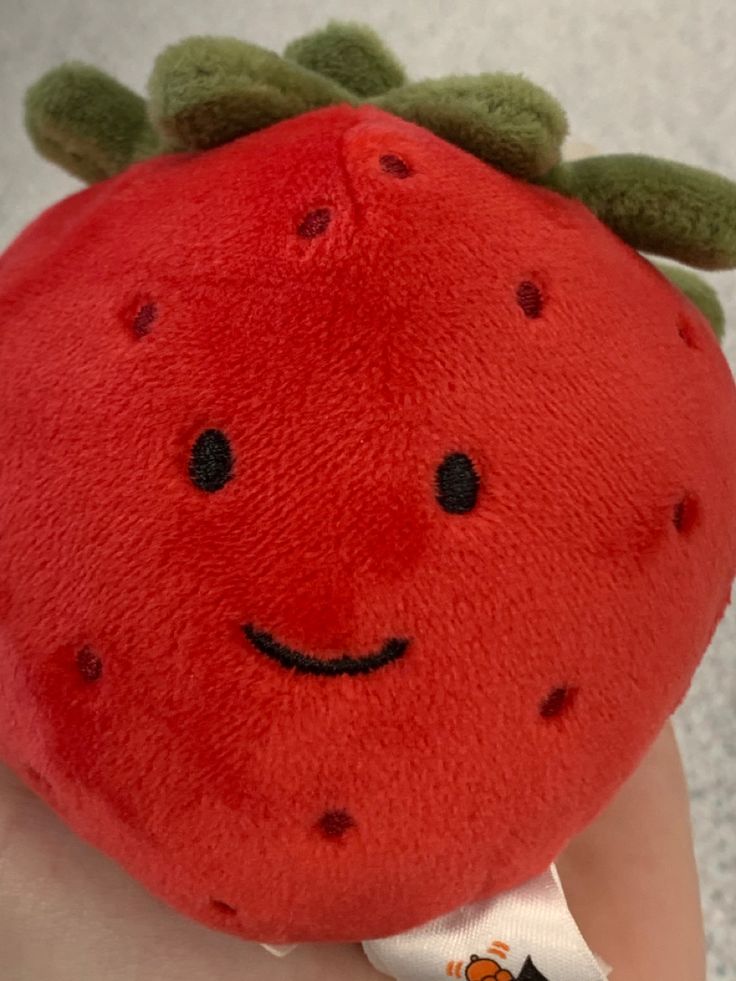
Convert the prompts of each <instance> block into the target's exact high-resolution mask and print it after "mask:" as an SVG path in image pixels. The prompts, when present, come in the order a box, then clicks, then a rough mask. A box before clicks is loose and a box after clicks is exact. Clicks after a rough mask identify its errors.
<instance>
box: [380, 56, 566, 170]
mask: <svg viewBox="0 0 736 981" xmlns="http://www.w3.org/2000/svg"><path fill="white" fill-rule="evenodd" d="M373 101H375V103H376V105H378V106H381V107H382V108H384V109H387V110H388V111H389V112H393V113H394V114H395V115H397V116H401V117H402V118H403V119H407V120H409V121H410V122H413V123H417V124H418V125H420V126H424V127H425V128H426V129H429V130H431V131H432V132H433V133H435V134H436V135H437V136H440V137H442V139H444V140H447V141H448V142H450V143H454V144H456V145H457V146H460V147H462V149H464V150H467V151H468V152H469V153H472V154H474V155H475V156H477V157H480V159H481V160H483V161H485V162H486V163H489V164H492V165H493V166H494V167H498V168H499V169H500V170H504V171H506V173H508V174H511V175H512V176H514V177H521V178H524V179H527V180H531V179H534V178H538V177H541V176H543V175H544V174H546V173H547V172H548V171H549V170H551V169H552V168H553V167H554V166H555V165H556V164H557V163H558V162H559V160H560V154H561V148H562V143H563V141H564V139H565V136H566V135H567V118H566V116H565V113H564V111H563V109H562V107H561V106H560V105H559V103H558V102H557V101H556V100H555V99H554V98H552V96H551V95H548V93H547V92H545V91H544V89H541V88H539V86H537V85H534V84H533V83H532V82H530V81H528V80H527V79H525V78H523V77H522V76H521V75H507V74H501V73H498V74H486V75H478V76H472V77H471V76H467V77H466V76H451V77H448V78H443V79H437V80H431V81H425V82H418V83H416V84H414V85H406V86H404V87H402V88H400V89H395V90H393V91H391V92H388V93H386V94H385V95H383V96H380V97H379V98H377V99H375V100H373Z"/></svg>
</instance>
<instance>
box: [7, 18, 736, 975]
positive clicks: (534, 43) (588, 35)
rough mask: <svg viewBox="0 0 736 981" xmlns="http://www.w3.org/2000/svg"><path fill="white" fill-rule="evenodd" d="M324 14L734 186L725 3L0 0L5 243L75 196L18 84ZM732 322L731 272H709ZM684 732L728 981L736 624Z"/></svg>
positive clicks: (627, 146)
mask: <svg viewBox="0 0 736 981" xmlns="http://www.w3.org/2000/svg"><path fill="white" fill-rule="evenodd" d="M329 17H341V18H347V19H350V18H353V19H361V20H367V21H368V22H369V23H371V24H372V25H373V26H374V27H376V28H377V29H378V30H379V31H380V32H381V33H382V34H384V36H386V38H387V39H388V40H389V41H390V42H391V44H392V45H393V46H394V47H395V49H396V50H397V51H398V52H399V54H400V55H401V57H402V58H403V59H404V61H405V62H406V64H407V65H408V67H409V69H410V71H411V73H412V74H413V75H414V76H416V77H423V76H426V75H435V76H436V75H439V74H444V73H452V72H473V71H481V70H493V69H494V68H495V69H502V70H509V71H523V72H525V73H526V74H528V75H529V76H530V77H532V78H533V79H534V80H535V81H537V82H539V83H541V84H542V85H544V86H546V87H547V88H549V89H550V90H551V91H552V92H553V93H554V94H555V95H556V96H557V97H558V98H559V99H560V100H561V101H562V103H563V105H564V106H565V107H566V108H567V110H568V113H569V115H570V118H571V122H572V129H573V135H574V136H575V137H576V138H577V139H578V140H582V141H585V142H587V143H591V144H593V146H595V147H596V148H597V149H598V150H600V151H601V152H609V151H610V152H614V151H621V150H628V151H638V152H647V153H653V154H658V155H662V156H669V157H674V158H676V159H679V160H682V161H684V162H687V163H692V164H696V165H701V166H707V167H710V168H713V169H716V170H719V171H721V172H722V173H724V174H726V175H728V176H730V177H732V178H736V45H735V44H734V38H736V3H734V0H635V2H626V0H619V2H618V3H610V0H585V2H584V0H556V2H549V3H541V2H539V0H494V2H487V0H450V2H440V0H431V2H422V0H401V2H397V0H393V2H392V0H373V2H372V3H370V4H366V3H364V2H362V0H342V2H339V0H329V2H328V0H310V2H298V0H208V2H207V3H203V2H202V0H176V2H173V0H172V2H168V3H159V4H152V3H151V2H150V0H127V2H125V3H121V2H118V0H0V132H2V140H1V141H0V245H4V244H5V243H7V242H8V241H9V239H10V238H11V236H12V235H13V234H14V233H15V232H16V231H17V230H18V229H20V228H21V226H22V225H23V224H24V223H25V222H26V221H27V220H28V219H29V218H30V217H31V216H33V215H34V214H36V213H37V212H38V211H39V210H40V209H41V208H42V207H43V206H45V205H46V204H49V203H51V202H52V201H55V200H56V199H58V198H59V197H60V196H61V195H62V194H64V193H68V192H70V191H72V190H74V189H75V188H76V186H77V185H76V184H75V183H74V182H73V181H72V180H71V179H69V178H66V177H65V176H64V175H63V174H62V173H61V172H60V171H57V170H55V169H54V168H53V167H50V166H47V165H45V164H43V163H41V162H40V161H39V160H37V159H36V158H35V157H34V155H33V153H32V151H31V149H30V147H29V145H28V143H27V141H26V139H25V136H24V134H23V132H22V129H21V125H20V119H19V107H20V103H21V98H22V92H23V90H24V88H25V86H26V85H27V84H28V83H29V82H30V81H32V80H33V79H34V78H35V77H36V76H37V75H38V74H39V73H40V72H42V71H43V70H44V69H46V68H47V67H49V66H51V65H54V64H56V63H57V62H59V61H62V60H64V59H67V58H81V59H86V60H90V61H92V62H93V63H96V64H98V65H100V66H102V67H105V68H107V69H108V70H110V71H112V72H113V73H114V74H116V75H117V76H119V77H120V78H121V79H122V80H123V81H125V82H127V83H128V84H130V85H132V86H134V87H140V85H141V84H142V82H143V80H144V79H145V78H146V76H147V74H148V71H149V69H150V66H151V63H152V61H153V58H154V56H155V55H156V54H157V53H158V51H159V50H160V49H161V48H162V47H163V46H164V45H165V44H167V43H169V42H170V41H171V40H174V39H176V38H178V37H181V36H185V35H187V34H191V33H212V34H217V33H224V34H237V35H240V36H243V37H247V38H248V39H250V40H253V41H257V42H259V43H261V44H264V45H267V46H273V47H278V48H280V47H282V46H283V44H284V43H285V42H286V41H287V40H288V39H290V38H291V37H292V36H294V35H295V34H298V33H300V32H302V31H305V30H307V29H310V28H312V27H316V26H317V25H319V24H321V23H322V22H323V21H325V20H327V19H328V18H329ZM713 280H714V282H716V283H717V285H718V287H719V289H720V291H721V295H722V298H723V300H724V302H725V305H726V307H727V310H728V312H729V315H730V320H731V327H732V330H731V334H730V337H729V340H728V343H727V353H728V355H729V357H730V359H731V363H732V365H734V367H736V273H734V274H720V275H719V276H715V277H713ZM677 728H678V732H679V734H680V737H681V743H682V749H683V753H684V757H685V762H686V765H687V769H688V773H689V778H690V786H691V789H692V806H693V817H694V821H695V829H696V838H697V852H698V858H699V862H700V869H701V877H702V884H703V900H704V906H705V915H706V921H707V928H708V936H709V950H710V977H712V978H729V979H736V954H735V953H734V951H735V950H736V614H735V613H734V610H733V608H732V610H731V612H730V614H729V615H728V617H727V619H726V621H725V622H724V624H723V625H722V627H721V630H720V631H719V633H718V635H717V637H716V639H715V641H714V644H713V647H712V649H711V651H710V652H709V654H708V656H707V658H706V660H705V663H704V664H703V666H702V668H701V670H700V671H699V673H698V676H697V678H696V681H695V684H694V686H693V689H692V691H691V694H690V696H689V697H688V699H687V701H686V703H685V704H684V706H683V707H682V709H681V711H680V712H679V714H678V717H677Z"/></svg>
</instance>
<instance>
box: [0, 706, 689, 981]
mask: <svg viewBox="0 0 736 981" xmlns="http://www.w3.org/2000/svg"><path fill="white" fill-rule="evenodd" d="M558 867H559V870H560V875H561V877H562V880H563V883H564V885H565V889H566V893H567V896H568V900H569V904H570V907H571V909H572V911H573V913H574V915H575V917H576V919H577V922H578V924H579V926H580V928H581V930H582V932H583V935H584V936H585V937H586V939H587V941H588V943H589V945H590V946H591V947H592V948H593V949H594V950H595V951H596V952H597V953H599V954H600V955H601V956H603V957H604V958H605V959H606V960H607V961H608V963H609V964H613V965H615V971H614V972H613V974H612V977H613V978H614V979H615V981H645V979H646V981H652V979H653V978H657V979H661V981H704V979H705V966H704V962H705V954H704V949H705V944H704V937H703V927H702V916H701V910H700V902H699V897H698V881H697V874H696V868H695V860H694V857H693V848H692V838H691V830H690V818H689V810H688V799H687V788H686V785H685V778H684V774H683V770H682V765H681V762H680V756H679V752H678V749H677V743H676V741H675V737H674V733H673V731H672V727H671V726H670V725H668V726H667V727H666V728H665V729H664V730H663V732H662V734H661V735H660V737H659V738H658V740H657V742H656V743H655V745H654V746H653V747H652V749H651V750H650V752H649V753H648V755H647V756H646V758H645V759H644V761H643V762H642V764H641V766H640V768H639V770H638V771H637V772H636V773H635V774H634V775H633V776H632V777H631V778H630V780H629V781H628V782H627V783H626V785H625V786H624V787H623V789H622V790H621V791H620V793H619V794H618V796H617V797H616V799H615V800H614V801H613V802H612V803H611V804H610V806H609V807H608V808H607V809H606V810H605V811H604V812H603V814H601V816H600V817H599V818H598V820H597V821H596V822H595V823H594V824H593V825H591V827H590V828H588V829H587V830H586V831H585V832H584V833H583V834H582V835H580V836H579V837H578V838H576V839H575V840H574V841H572V842H571V843H570V845H569V846H568V848H567V850H566V851H565V853H564V854H563V855H562V856H561V857H560V860H559V863H558ZM0 952H2V963H3V968H4V971H5V972H6V973H5V974H4V975H3V977H5V978H8V981H97V979H99V978H105V979H106V981H140V979H142V978H153V977H155V978H156V979H157V981H209V979H211V978H217V979H218V981H264V979H266V978H267V979H268V981H287V979H288V981H294V979H298V981H343V979H344V978H350V979H351V981H380V979H381V978H385V976H384V975H381V974H378V973H377V972H376V971H374V970H373V968H372V967H371V966H370V964H369V963H368V961H367V959H366V958H365V956H364V954H363V952H362V948H361V947H360V946H358V945H356V944H354V945H350V944H306V945H304V946H302V947H301V948H298V949H297V950H296V951H294V952H293V953H292V954H290V955H288V956H287V957H285V958H283V959H277V958H275V957H273V956H272V955H271V954H269V953H267V952H266V951H264V950H262V949H261V948H260V947H258V946H257V945H256V944H248V943H244V942H243V941H241V940H237V939H236V938H234V937H230V936H227V935H225V934H220V933H217V932H215V931H212V930H208V929H207V928H206V927H203V926H200V925H198V924H196V923H193V922H190V921H189V920H186V919H184V918H183V917H181V916H179V915H178V914H177V913H175V912H173V911H172V910H170V909H168V908H167V907H165V906H164V905H163V904H161V903H159V902H158V901H157V900H155V899H153V898H152V897H151V896H149V895H148V894H147V893H146V892H145V891H144V890H143V889H142V887H140V886H139V885H138V884H137V883H136V882H134V881H133V880H132V879H130V878H129V877H128V876H127V875H126V874H125V873H124V872H122V871H121V870H120V869H119V868H118V867H117V866H116V865H115V864H114V863H113V862H111V861H110V860H109V859H107V858H106V857H105V856H104V855H102V854H100V853H99V852H97V851H95V850H94V849H92V848H91V847H89V846H88V845H86V844H85V843H84V842H82V841H81V840H79V839H78V838H76V837H75V835H74V834H72V833H71V832H70V831H69V830H67V829H66V828H65V827H64V826H63V825H62V824H61V823H60V822H59V820H58V819H57V818H56V817H55V816H54V815H53V814H52V813H51V811H49V810H48V808H47V807H46V806H45V805H44V804H43V803H42V802H41V801H40V800H39V799H38V798H36V797H35V796H34V795H33V794H32V793H31V792H30V791H29V790H27V789H26V788H25V787H23V786H22V785H21V784H20V783H19V781H18V780H17V778H16V777H15V776H14V775H12V774H11V773H10V771H8V770H7V769H5V768H2V767H0ZM8 972H9V973H8Z"/></svg>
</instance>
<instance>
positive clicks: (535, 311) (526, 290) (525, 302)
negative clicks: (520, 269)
mask: <svg viewBox="0 0 736 981" xmlns="http://www.w3.org/2000/svg"><path fill="white" fill-rule="evenodd" d="M516 302H517V303H518V304H519V306H520V307H521V309H522V310H523V311H524V313H525V314H526V316H527V317H529V318H530V319H531V320H535V319H536V318H537V317H541V316H542V310H543V309H544V299H543V298H542V291H541V290H540V288H539V287H538V286H537V284H536V283H532V282H530V281H529V280H524V282H523V283H519V285H518V286H517V288H516Z"/></svg>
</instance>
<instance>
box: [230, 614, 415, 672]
mask: <svg viewBox="0 0 736 981" xmlns="http://www.w3.org/2000/svg"><path fill="white" fill-rule="evenodd" d="M242 630H243V633H244V634H245V636H246V637H247V638H248V640H249V641H250V642H251V644H252V645H253V646H254V647H255V649H256V650H257V651H260V653H261V654H265V655H266V657H270V658H271V659H272V660H274V661H277V662H278V663H279V664H280V665H281V666H282V667H284V668H293V669H294V670H295V671H299V672H301V673H303V674H321V675H327V676H329V677H335V676H336V675H339V674H368V673H370V672H371V671H377V670H378V668H383V667H385V665H387V664H390V663H391V662H392V661H396V660H398V659H399V658H400V657H403V656H404V654H406V651H407V648H408V647H409V641H408V640H404V639H402V638H399V637H391V638H389V640H387V641H386V643H385V644H384V645H383V647H382V648H381V649H380V650H379V651H375V652H373V653H371V654H360V655H355V654H340V655H338V656H337V657H315V656H314V655H313V654H307V653H305V652H304V651H300V650H296V649H295V648H293V647H288V646H287V645H286V644H282V643H281V642H280V641H278V640H276V638H275V637H274V636H273V635H272V634H269V633H267V632H266V631H264V630H257V629H256V628H255V627H254V626H253V624H252V623H247V624H245V626H244V627H243V628H242Z"/></svg>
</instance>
